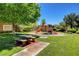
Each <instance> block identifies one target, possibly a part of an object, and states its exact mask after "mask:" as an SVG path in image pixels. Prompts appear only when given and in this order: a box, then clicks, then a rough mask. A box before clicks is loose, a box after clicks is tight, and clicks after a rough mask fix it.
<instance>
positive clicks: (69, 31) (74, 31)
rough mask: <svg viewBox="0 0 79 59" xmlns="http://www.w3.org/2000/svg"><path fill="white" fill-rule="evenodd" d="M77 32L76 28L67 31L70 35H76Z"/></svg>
mask: <svg viewBox="0 0 79 59" xmlns="http://www.w3.org/2000/svg"><path fill="white" fill-rule="evenodd" d="M76 31H77V30H76V29H74V28H72V29H68V30H67V32H68V33H76Z"/></svg>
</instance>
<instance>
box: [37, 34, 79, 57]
mask: <svg viewBox="0 0 79 59" xmlns="http://www.w3.org/2000/svg"><path fill="white" fill-rule="evenodd" d="M38 40H39V41H44V42H49V43H50V44H49V45H48V46H47V47H46V48H45V49H44V50H42V51H41V52H40V53H39V54H38V56H79V35H78V34H66V36H61V37H60V36H59V37H48V38H47V39H44V38H43V39H38Z"/></svg>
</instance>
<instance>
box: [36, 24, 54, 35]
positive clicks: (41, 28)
mask: <svg viewBox="0 0 79 59" xmlns="http://www.w3.org/2000/svg"><path fill="white" fill-rule="evenodd" d="M40 32H41V33H45V34H46V33H48V34H52V33H53V28H52V26H51V25H46V24H45V23H42V25H41V26H39V27H38V28H37V30H36V33H40Z"/></svg>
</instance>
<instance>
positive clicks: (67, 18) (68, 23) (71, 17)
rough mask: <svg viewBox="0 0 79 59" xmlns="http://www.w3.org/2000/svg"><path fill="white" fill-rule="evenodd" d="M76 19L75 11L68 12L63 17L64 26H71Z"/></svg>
mask: <svg viewBox="0 0 79 59" xmlns="http://www.w3.org/2000/svg"><path fill="white" fill-rule="evenodd" d="M76 19H77V15H76V14H75V13H70V14H68V15H66V16H65V17H64V22H65V23H66V26H70V27H71V28H73V27H75V26H76V22H75V20H76Z"/></svg>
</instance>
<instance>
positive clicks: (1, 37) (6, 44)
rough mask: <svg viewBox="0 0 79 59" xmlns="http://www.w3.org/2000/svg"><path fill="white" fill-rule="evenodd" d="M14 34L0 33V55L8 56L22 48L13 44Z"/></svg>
mask: <svg viewBox="0 0 79 59" xmlns="http://www.w3.org/2000/svg"><path fill="white" fill-rule="evenodd" d="M15 39H17V37H16V36H14V35H11V34H0V56H9V55H13V54H15V53H17V52H18V51H20V50H22V48H21V47H16V46H15Z"/></svg>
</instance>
